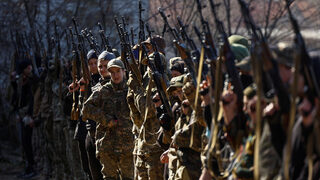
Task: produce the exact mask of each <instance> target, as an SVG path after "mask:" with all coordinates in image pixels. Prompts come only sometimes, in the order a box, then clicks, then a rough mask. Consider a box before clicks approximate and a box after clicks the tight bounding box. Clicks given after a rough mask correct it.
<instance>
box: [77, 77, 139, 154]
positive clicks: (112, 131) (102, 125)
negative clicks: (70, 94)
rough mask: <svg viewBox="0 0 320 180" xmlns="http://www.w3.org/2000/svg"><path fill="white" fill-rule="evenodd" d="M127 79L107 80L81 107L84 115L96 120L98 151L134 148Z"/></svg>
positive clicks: (127, 150) (130, 149) (85, 117)
mask: <svg viewBox="0 0 320 180" xmlns="http://www.w3.org/2000/svg"><path fill="white" fill-rule="evenodd" d="M127 91H128V88H127V86H126V82H122V83H120V84H113V83H112V82H108V83H107V84H105V85H104V86H102V88H101V89H100V90H98V91H95V92H93V93H92V94H91V96H90V97H89V99H88V100H87V101H86V102H85V104H84V108H83V110H82V113H83V119H91V120H93V121H95V122H97V123H99V126H98V127H97V132H96V146H97V151H98V152H105V151H110V152H126V153H131V152H132V150H133V136H132V133H131V128H132V123H131V121H130V117H129V108H128V105H127V101H126V96H127Z"/></svg>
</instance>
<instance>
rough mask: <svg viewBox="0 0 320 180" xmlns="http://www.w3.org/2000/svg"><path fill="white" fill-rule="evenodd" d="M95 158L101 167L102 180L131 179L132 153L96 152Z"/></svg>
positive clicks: (132, 171)
mask: <svg viewBox="0 0 320 180" xmlns="http://www.w3.org/2000/svg"><path fill="white" fill-rule="evenodd" d="M97 158H98V159H99V161H100V163H101V165H102V170H101V172H102V174H103V179H105V180H112V179H114V180H116V179H133V176H134V175H133V173H134V165H133V155H132V152H122V153H115V152H97Z"/></svg>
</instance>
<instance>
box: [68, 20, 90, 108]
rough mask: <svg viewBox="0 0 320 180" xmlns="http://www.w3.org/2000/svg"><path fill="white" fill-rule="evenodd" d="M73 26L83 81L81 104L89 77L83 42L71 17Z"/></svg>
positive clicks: (86, 93)
mask: <svg viewBox="0 0 320 180" xmlns="http://www.w3.org/2000/svg"><path fill="white" fill-rule="evenodd" d="M72 21H73V25H74V27H75V32H76V35H77V37H78V44H79V48H80V61H81V69H82V76H83V78H84V80H85V91H84V96H83V98H84V99H83V102H85V101H86V99H87V96H88V83H89V82H90V81H91V76H90V72H89V68H88V62H87V61H86V60H85V59H84V58H85V54H86V53H85V49H84V42H83V36H81V35H80V34H79V32H78V25H77V22H76V19H75V18H74V17H73V18H72Z"/></svg>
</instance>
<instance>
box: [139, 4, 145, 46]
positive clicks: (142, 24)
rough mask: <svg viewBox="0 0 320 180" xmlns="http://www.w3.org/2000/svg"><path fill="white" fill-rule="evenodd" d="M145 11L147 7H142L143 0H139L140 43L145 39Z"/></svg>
mask: <svg viewBox="0 0 320 180" xmlns="http://www.w3.org/2000/svg"><path fill="white" fill-rule="evenodd" d="M143 11H145V9H143V8H142V3H141V0H139V42H138V43H139V44H141V42H143V41H144V40H145V33H144V22H143V20H142V12H143Z"/></svg>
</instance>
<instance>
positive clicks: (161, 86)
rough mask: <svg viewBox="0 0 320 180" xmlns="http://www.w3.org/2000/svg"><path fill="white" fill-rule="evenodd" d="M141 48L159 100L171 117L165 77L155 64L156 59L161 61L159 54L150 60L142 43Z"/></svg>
mask: <svg viewBox="0 0 320 180" xmlns="http://www.w3.org/2000/svg"><path fill="white" fill-rule="evenodd" d="M142 49H143V52H144V53H145V57H146V58H147V62H148V67H149V68H150V70H151V72H152V73H151V75H152V77H153V80H154V82H155V85H156V87H157V91H158V94H159V97H160V100H161V102H162V104H163V106H164V110H165V111H166V113H167V114H168V115H169V117H170V118H171V119H172V118H173V114H172V110H171V108H170V107H171V105H170V104H169V103H170V102H169V100H168V94H167V91H166V89H167V88H166V82H165V79H164V78H163V74H162V73H160V72H159V70H158V69H157V65H156V62H157V61H161V59H159V58H160V56H155V59H154V61H155V62H152V61H151V60H150V59H149V56H148V50H147V48H146V46H145V45H144V44H142Z"/></svg>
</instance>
